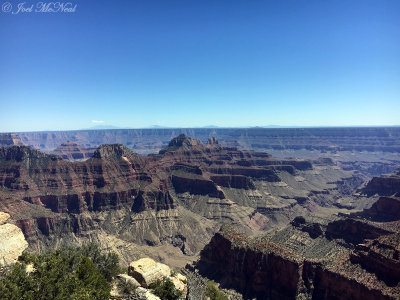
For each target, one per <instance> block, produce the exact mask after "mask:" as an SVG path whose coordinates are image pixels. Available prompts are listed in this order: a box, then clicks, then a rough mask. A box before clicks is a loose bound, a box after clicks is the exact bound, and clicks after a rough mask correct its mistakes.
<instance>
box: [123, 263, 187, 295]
mask: <svg viewBox="0 0 400 300" xmlns="http://www.w3.org/2000/svg"><path fill="white" fill-rule="evenodd" d="M121 276H122V277H123V280H124V281H127V280H130V279H129V277H131V278H132V279H133V280H135V281H136V282H138V283H139V284H140V286H141V287H143V288H146V289H147V288H149V287H150V286H151V284H153V283H156V282H158V281H163V280H164V279H168V280H171V282H172V283H173V284H174V286H175V289H177V290H178V291H179V292H180V293H181V294H182V298H185V297H186V294H187V279H186V277H185V276H183V275H182V274H180V273H177V272H171V269H170V267H168V266H167V265H165V264H162V263H159V262H156V261H154V260H153V259H151V258H148V257H146V258H142V259H139V260H137V261H134V262H131V264H130V265H129V269H128V276H126V275H121Z"/></svg>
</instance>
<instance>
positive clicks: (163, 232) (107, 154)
mask: <svg viewBox="0 0 400 300" xmlns="http://www.w3.org/2000/svg"><path fill="white" fill-rule="evenodd" d="M353 176H354V174H353V173H352V172H351V171H342V170H340V169H338V168H337V167H336V166H335V165H330V166H326V165H320V166H313V165H312V164H311V163H310V161H307V160H297V159H282V160H279V159H275V158H273V157H272V156H271V155H269V154H267V153H259V152H253V151H242V150H238V149H237V148H235V147H225V146H221V145H220V144H219V143H218V141H216V140H215V139H213V140H211V141H210V142H209V143H208V144H205V145H204V144H202V143H201V142H200V141H198V140H196V139H191V138H188V137H186V136H179V137H177V138H176V139H173V140H172V141H171V142H170V145H169V146H167V147H166V148H165V149H164V150H163V151H161V152H160V153H159V154H154V155H151V156H147V157H143V156H140V155H138V154H135V153H134V152H132V151H131V150H130V149H129V148H127V147H125V146H123V145H121V144H111V145H103V146H100V147H99V148H98V149H96V151H94V153H93V155H92V156H91V158H89V159H87V160H84V161H75V162H71V161H66V160H64V159H62V158H61V157H60V156H57V155H53V154H51V155H49V154H45V153H43V152H40V151H38V150H35V149H32V148H30V147H26V146H12V147H3V148H0V209H3V210H4V211H7V212H9V213H10V214H11V215H12V218H13V220H14V221H15V222H16V224H17V225H18V226H20V228H21V229H22V230H23V232H24V234H25V235H26V237H27V240H28V241H29V245H30V246H31V248H33V249H36V250H38V249H43V248H46V247H54V246H56V245H59V243H61V242H68V243H76V242H78V243H79V242H80V241H82V240H84V239H92V240H104V239H105V238H104V236H107V239H108V238H111V237H112V238H117V239H120V240H122V241H124V242H126V243H137V244H140V245H151V246H161V245H165V244H172V245H174V246H176V247H177V248H179V251H183V252H184V253H186V254H194V253H196V252H198V251H199V250H200V249H201V248H202V247H203V246H204V245H205V243H206V242H207V241H208V240H209V239H210V238H211V236H212V234H213V233H214V232H215V230H216V228H217V227H218V226H219V224H221V223H226V222H228V223H232V224H237V225H241V226H242V227H243V228H244V230H245V231H246V232H248V233H253V232H258V231H260V230H263V229H268V228H273V227H275V226H279V225H284V224H287V223H289V222H290V221H291V219H292V218H293V217H295V216H297V215H300V214H303V213H306V212H307V209H308V208H307V207H312V210H315V209H316V207H318V205H319V203H323V204H324V205H328V204H329V203H334V202H335V201H336V200H335V199H337V198H339V197H338V194H340V193H342V192H341V191H340V189H339V186H340V185H341V184H340V182H344V181H346V180H347V179H351V178H352V177H353ZM348 192H349V193H350V192H351V190H349V191H348Z"/></svg>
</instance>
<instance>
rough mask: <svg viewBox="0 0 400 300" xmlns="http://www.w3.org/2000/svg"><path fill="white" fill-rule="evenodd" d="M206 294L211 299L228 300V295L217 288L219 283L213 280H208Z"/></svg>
mask: <svg viewBox="0 0 400 300" xmlns="http://www.w3.org/2000/svg"><path fill="white" fill-rule="evenodd" d="M205 295H206V296H207V297H209V298H210V299H211V300H228V297H227V296H226V295H225V294H224V293H223V292H221V291H220V290H219V289H218V288H217V284H216V283H215V282H214V281H212V280H210V281H209V282H207V286H206V292H205Z"/></svg>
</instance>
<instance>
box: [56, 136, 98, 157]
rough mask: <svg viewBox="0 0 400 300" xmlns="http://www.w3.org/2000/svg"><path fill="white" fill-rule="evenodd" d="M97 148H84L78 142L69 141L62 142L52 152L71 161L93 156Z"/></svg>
mask: <svg viewBox="0 0 400 300" xmlns="http://www.w3.org/2000/svg"><path fill="white" fill-rule="evenodd" d="M95 150H96V148H84V147H82V146H79V145H78V144H76V143H73V142H69V141H67V142H66V143H62V144H61V145H60V146H58V147H57V148H56V149H54V150H53V151H52V152H51V153H52V154H55V155H58V156H60V157H62V158H63V159H67V160H71V161H76V160H77V161H79V160H85V159H88V158H90V157H92V155H93V152H94V151H95Z"/></svg>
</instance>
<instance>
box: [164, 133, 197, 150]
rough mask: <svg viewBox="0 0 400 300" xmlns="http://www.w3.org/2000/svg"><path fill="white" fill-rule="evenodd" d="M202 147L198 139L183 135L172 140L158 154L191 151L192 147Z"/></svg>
mask: <svg viewBox="0 0 400 300" xmlns="http://www.w3.org/2000/svg"><path fill="white" fill-rule="evenodd" d="M200 145H202V143H201V141H200V140H199V139H193V138H190V137H187V136H186V135H184V134H181V135H179V136H177V137H176V138H173V139H172V140H171V141H170V142H169V144H168V146H167V147H166V148H164V149H162V150H161V151H160V154H163V153H166V152H168V151H175V150H177V149H181V150H186V151H187V150H191V148H192V147H194V146H200Z"/></svg>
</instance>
